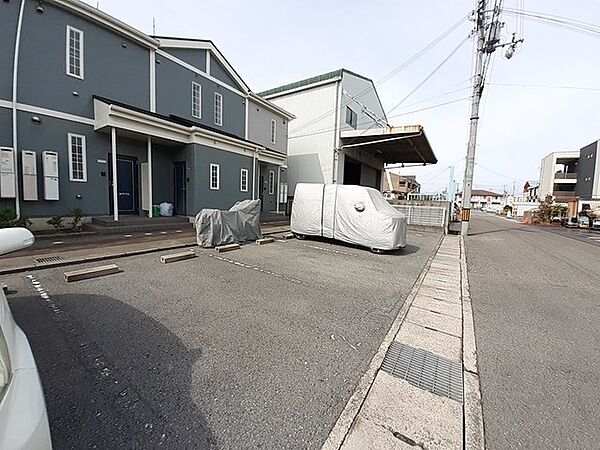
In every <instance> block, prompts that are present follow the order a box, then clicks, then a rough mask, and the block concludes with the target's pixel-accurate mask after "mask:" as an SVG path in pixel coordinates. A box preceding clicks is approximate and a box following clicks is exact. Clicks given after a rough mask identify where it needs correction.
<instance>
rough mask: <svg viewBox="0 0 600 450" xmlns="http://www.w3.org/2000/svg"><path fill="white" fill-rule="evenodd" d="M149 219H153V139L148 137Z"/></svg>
mask: <svg viewBox="0 0 600 450" xmlns="http://www.w3.org/2000/svg"><path fill="white" fill-rule="evenodd" d="M148 203H149V205H148V217H152V138H151V137H150V136H148Z"/></svg>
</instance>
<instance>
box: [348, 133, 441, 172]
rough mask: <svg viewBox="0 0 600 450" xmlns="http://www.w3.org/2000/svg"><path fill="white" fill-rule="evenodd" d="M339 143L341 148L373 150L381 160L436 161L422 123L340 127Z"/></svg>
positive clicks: (391, 161)
mask: <svg viewBox="0 0 600 450" xmlns="http://www.w3.org/2000/svg"><path fill="white" fill-rule="evenodd" d="M341 143H342V149H351V148H354V149H360V150H363V151H367V152H372V153H373V154H375V155H376V156H379V157H381V158H382V159H383V162H384V164H396V163H420V164H435V163H437V158H436V157H435V155H434V153H433V150H432V148H431V145H429V141H428V140H427V136H425V131H424V130H423V127H422V126H421V125H407V126H399V127H385V128H374V129H372V130H349V131H342V133H341Z"/></svg>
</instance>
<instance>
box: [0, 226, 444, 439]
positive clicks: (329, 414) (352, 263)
mask: <svg viewBox="0 0 600 450" xmlns="http://www.w3.org/2000/svg"><path fill="white" fill-rule="evenodd" d="M439 238H440V236H439V235H438V234H433V233H426V232H419V233H414V232H409V236H408V242H409V244H408V245H407V247H406V248H405V249H404V250H402V251H399V252H395V253H390V254H383V255H376V254H372V253H370V252H369V251H367V250H364V249H358V248H354V247H349V246H344V245H339V244H332V243H329V242H323V241H314V240H303V241H298V240H289V241H279V242H276V243H273V244H269V245H263V246H258V245H255V244H249V245H246V246H243V247H242V248H241V249H240V250H236V251H233V252H228V253H223V254H217V253H216V252H214V251H213V250H206V249H203V250H202V251H201V250H200V249H199V248H198V249H197V251H198V252H199V255H198V257H197V258H195V259H192V260H188V261H182V262H178V263H172V264H167V265H165V264H161V263H160V262H159V254H158V253H153V254H146V255H140V256H135V257H128V258H122V259H117V260H114V261H112V262H114V263H116V264H118V265H119V267H120V268H121V269H122V272H121V273H119V274H116V275H111V276H107V277H103V278H96V279H93V280H87V281H80V282H75V283H66V282H65V281H64V279H63V272H64V271H65V270H71V269H75V268H82V267H86V266H89V265H76V266H71V267H61V268H55V269H46V270H40V271H36V272H30V273H20V274H16V275H8V276H2V277H0V281H2V282H6V283H8V284H9V287H10V289H11V291H12V292H11V293H10V294H9V295H8V300H9V304H10V306H11V309H12V311H13V314H14V316H15V319H16V320H17V322H18V323H19V325H20V326H21V328H23V330H24V331H25V333H26V334H27V336H28V338H29V341H30V343H31V346H32V348H33V352H34V355H35V357H36V360H37V363H38V367H39V370H40V373H41V377H42V382H43V385H44V389H45V393H46V401H47V406H48V413H49V417H50V427H51V432H52V438H53V442H54V446H55V448H83V447H93V448H153V447H159V446H162V447H164V448H278V449H284V448H285V449H290V448H302V449H306V448H315V449H316V448H320V447H321V445H322V444H323V442H324V441H325V439H326V438H327V435H328V433H329V431H330V429H331V428H332V427H333V425H334V423H335V421H336V420H337V418H338V416H339V414H340V413H341V411H342V409H343V408H344V406H345V404H346V402H347V400H348V398H349V397H350V395H351V394H352V392H353V391H354V388H355V386H356V383H357V382H358V380H359V378H360V377H361V375H362V374H363V372H364V371H365V370H366V368H367V366H368V364H369V362H370V360H371V358H372V356H373V354H374V353H375V351H376V350H377V348H378V346H379V344H380V343H381V341H382V339H383V337H384V336H385V334H386V332H387V330H388V328H389V326H390V325H391V323H392V322H393V320H394V318H395V316H396V314H397V313H398V311H399V309H400V307H401V306H402V304H403V302H404V300H405V299H406V296H407V295H408V293H409V292H410V290H411V288H412V285H413V283H414V282H415V280H416V279H417V277H418V275H419V273H420V272H421V270H422V269H423V267H424V265H425V263H426V261H427V259H428V258H429V256H430V255H431V253H432V251H433V249H434V248H435V246H436V244H437V243H438V241H439ZM100 264H102V263H100ZM93 265H99V263H96V264H93ZM28 275H30V276H33V277H35V280H37V282H39V285H38V284H36V287H37V288H38V290H36V289H35V287H34V285H33V284H32V280H31V279H30V278H28V277H27V276H28ZM40 294H42V295H40ZM43 297H47V298H43Z"/></svg>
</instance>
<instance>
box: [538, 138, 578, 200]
mask: <svg viewBox="0 0 600 450" xmlns="http://www.w3.org/2000/svg"><path fill="white" fill-rule="evenodd" d="M578 165H579V150H573V151H565V152H554V153H550V154H549V155H548V156H546V157H544V158H543V159H542V164H541V167H540V188H539V197H540V200H543V199H544V198H545V197H546V196H547V195H552V196H553V197H554V198H555V200H556V201H557V202H561V203H568V202H569V201H573V200H575V199H576V198H577V194H576V189H577V169H578Z"/></svg>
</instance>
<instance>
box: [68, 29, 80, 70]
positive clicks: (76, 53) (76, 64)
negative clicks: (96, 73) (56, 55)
mask: <svg viewBox="0 0 600 450" xmlns="http://www.w3.org/2000/svg"><path fill="white" fill-rule="evenodd" d="M66 70H67V75H70V76H72V77H75V78H80V79H82V80H83V31H81V30H78V29H77V28H73V27H72V26H69V25H67V35H66Z"/></svg>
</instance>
